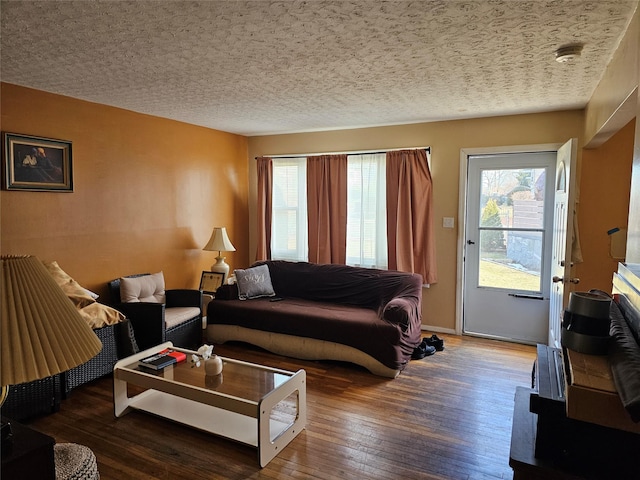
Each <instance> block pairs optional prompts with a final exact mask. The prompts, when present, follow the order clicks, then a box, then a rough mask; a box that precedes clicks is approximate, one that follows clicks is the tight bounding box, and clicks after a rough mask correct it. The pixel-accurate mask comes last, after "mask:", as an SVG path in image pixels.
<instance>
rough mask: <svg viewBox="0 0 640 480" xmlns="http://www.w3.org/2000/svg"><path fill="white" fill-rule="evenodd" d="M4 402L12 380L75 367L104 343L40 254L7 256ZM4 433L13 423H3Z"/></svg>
mask: <svg viewBox="0 0 640 480" xmlns="http://www.w3.org/2000/svg"><path fill="white" fill-rule="evenodd" d="M0 291H1V300H2V304H1V306H0V308H1V310H2V312H1V323H0V326H1V328H2V331H1V337H2V338H1V342H0V345H1V348H2V350H1V352H0V358H1V361H2V365H1V369H0V375H1V376H0V383H1V385H2V392H1V394H0V406H1V405H2V404H3V403H4V401H5V399H6V397H7V394H8V391H9V385H18V384H20V383H25V382H32V381H34V380H40V379H43V378H47V377H50V376H52V375H57V374H58V373H61V372H64V371H66V370H70V369H72V368H74V367H77V366H78V365H81V364H83V363H85V362H87V361H89V360H90V359H91V358H93V357H95V356H96V355H97V354H98V353H99V352H100V350H102V342H100V339H99V338H98V337H97V336H96V334H95V333H93V330H92V329H91V327H90V326H89V325H88V324H87V322H86V321H85V320H84V319H83V318H82V317H81V316H80V314H79V313H78V311H77V310H76V308H75V306H74V305H73V303H72V302H71V301H70V300H69V298H68V297H67V296H66V295H65V293H64V292H63V291H62V289H61V288H60V287H59V286H58V284H57V283H56V281H55V280H54V278H53V277H52V276H51V274H50V273H49V272H48V270H47V269H46V268H45V266H44V265H43V264H42V262H40V260H38V259H37V258H36V257H34V256H31V255H25V256H2V277H1V278H0ZM2 431H3V434H2V437H3V440H4V437H5V434H6V433H8V434H9V435H10V427H6V426H5V425H3V426H2Z"/></svg>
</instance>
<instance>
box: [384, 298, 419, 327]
mask: <svg viewBox="0 0 640 480" xmlns="http://www.w3.org/2000/svg"><path fill="white" fill-rule="evenodd" d="M382 318H384V319H385V320H386V321H388V322H390V323H393V324H395V325H400V327H401V328H402V330H403V331H406V330H407V328H408V327H409V325H410V324H411V323H413V322H415V321H417V322H418V323H420V313H419V312H418V304H417V303H416V301H415V299H413V298H411V297H396V298H393V299H391V300H390V301H389V303H387V304H386V305H385V307H384V310H383V312H382Z"/></svg>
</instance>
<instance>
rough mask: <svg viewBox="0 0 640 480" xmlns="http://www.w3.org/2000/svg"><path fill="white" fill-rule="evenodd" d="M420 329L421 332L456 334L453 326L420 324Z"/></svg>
mask: <svg viewBox="0 0 640 480" xmlns="http://www.w3.org/2000/svg"><path fill="white" fill-rule="evenodd" d="M420 330H422V331H423V332H435V333H448V334H451V335H457V333H456V331H455V330H454V329H453V328H444V327H436V326H433V325H425V324H422V325H421V327H420Z"/></svg>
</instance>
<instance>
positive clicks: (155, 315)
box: [108, 272, 202, 350]
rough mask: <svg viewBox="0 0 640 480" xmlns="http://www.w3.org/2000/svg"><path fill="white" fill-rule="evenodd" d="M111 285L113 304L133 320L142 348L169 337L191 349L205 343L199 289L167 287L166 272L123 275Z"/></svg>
mask: <svg viewBox="0 0 640 480" xmlns="http://www.w3.org/2000/svg"><path fill="white" fill-rule="evenodd" d="M108 285H109V291H110V293H111V298H112V302H113V307H114V308H117V309H118V310H119V311H121V312H122V313H124V314H125V315H126V316H127V318H128V319H129V321H130V322H131V325H132V326H133V332H134V335H135V338H136V342H137V344H138V346H139V348H140V350H145V349H147V348H149V347H153V346H155V345H159V344H160V343H163V342H167V341H170V342H173V344H174V345H175V346H178V347H183V348H189V349H197V348H198V347H199V346H200V344H201V343H202V310H201V305H202V292H200V291H199V290H190V289H174V290H165V288H164V276H163V274H162V272H159V273H154V274H153V275H151V274H148V273H144V274H138V275H130V276H127V277H121V278H117V279H115V280H112V281H110V282H109V284H108Z"/></svg>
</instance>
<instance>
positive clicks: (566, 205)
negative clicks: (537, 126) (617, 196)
mask: <svg viewBox="0 0 640 480" xmlns="http://www.w3.org/2000/svg"><path fill="white" fill-rule="evenodd" d="M577 150H578V141H577V140H576V139H572V140H569V141H568V142H567V143H565V144H564V145H563V146H562V147H560V149H559V150H558V155H557V160H556V174H555V177H556V178H555V193H554V216H553V246H552V252H553V253H552V259H551V277H552V279H551V292H550V294H549V296H550V301H549V338H548V342H549V345H551V346H552V347H556V348H557V347H559V346H560V331H561V322H562V315H563V312H564V307H565V306H566V305H567V302H568V298H569V291H570V289H569V288H565V284H568V285H572V284H576V283H578V282H579V281H580V280H579V279H577V278H571V266H572V262H571V254H572V248H571V247H572V244H573V233H574V232H573V216H574V207H575V183H576V181H575V173H574V172H575V166H576V156H577Z"/></svg>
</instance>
